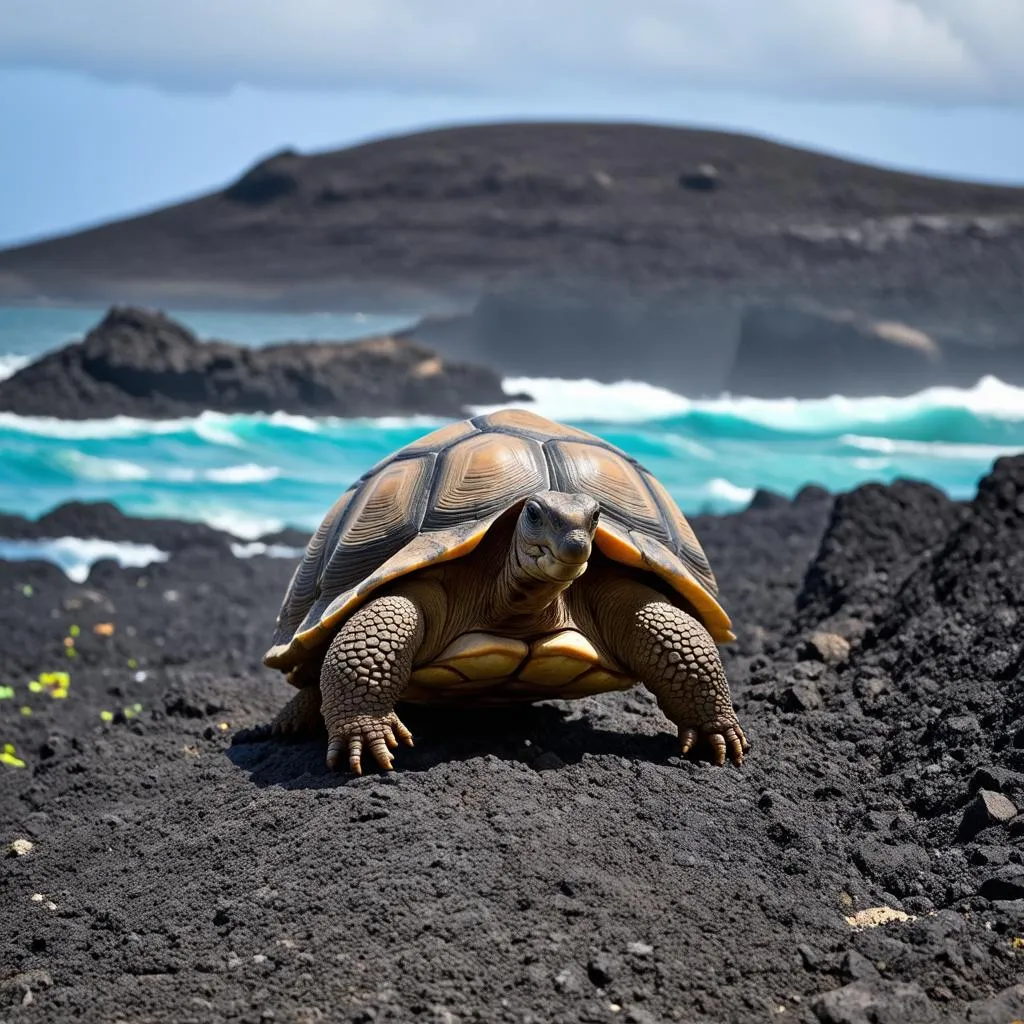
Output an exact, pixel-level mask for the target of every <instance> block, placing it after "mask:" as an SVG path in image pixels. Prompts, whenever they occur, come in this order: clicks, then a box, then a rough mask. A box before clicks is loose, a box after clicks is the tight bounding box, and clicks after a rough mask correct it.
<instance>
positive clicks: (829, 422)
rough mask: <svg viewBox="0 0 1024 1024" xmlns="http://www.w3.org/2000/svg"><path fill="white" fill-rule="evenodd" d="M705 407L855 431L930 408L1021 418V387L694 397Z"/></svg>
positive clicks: (989, 383) (793, 425)
mask: <svg viewBox="0 0 1024 1024" xmlns="http://www.w3.org/2000/svg"><path fill="white" fill-rule="evenodd" d="M694 408H699V409H701V410H703V411H706V412H718V413H729V414H731V415H733V416H737V417H740V418H742V419H745V420H748V421H749V422H753V423H759V424H762V425H763V426H766V427H774V428H776V429H783V430H790V431H793V432H796V433H799V432H805V431H813V432H814V433H823V432H832V431H835V432H839V431H842V430H844V429H848V430H851V431H853V432H855V430H856V427H857V425H858V424H859V425H864V424H872V425H878V426H884V425H885V424H887V423H890V422H893V421H899V420H906V419H909V418H913V417H915V416H919V415H921V414H923V413H927V412H932V411H936V410H963V411H964V412H968V413H971V414H972V415H974V416H979V417H991V418H992V419H997V420H1006V421H1009V422H1018V421H1024V388H1020V387H1015V386H1013V385H1012V384H1004V383H1003V382H1002V381H1001V380H999V379H998V378H996V377H983V378H982V379H981V380H979V381H978V383H977V384H975V385H974V386H973V387H970V388H951V387H935V388H926V389H925V390H923V391H918V392H916V393H915V394H912V395H906V396H904V397H900V398H892V397H887V396H879V397H874V398H847V397H845V396H844V395H831V396H830V397H828V398H805V399H797V398H743V397H735V398H733V397H730V396H723V397H722V398H717V399H713V400H710V401H701V402H695V403H694Z"/></svg>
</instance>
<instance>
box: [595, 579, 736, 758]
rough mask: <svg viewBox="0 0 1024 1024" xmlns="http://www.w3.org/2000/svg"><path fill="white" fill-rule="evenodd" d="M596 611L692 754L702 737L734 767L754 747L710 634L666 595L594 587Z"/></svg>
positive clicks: (627, 584)
mask: <svg viewBox="0 0 1024 1024" xmlns="http://www.w3.org/2000/svg"><path fill="white" fill-rule="evenodd" d="M593 598H594V601H595V605H594V613H595V618H596V619H597V621H598V624H599V628H600V629H601V634H602V640H603V642H604V643H605V646H606V647H607V648H608V650H609V652H610V653H611V655H612V657H614V658H615V659H616V660H617V661H618V662H619V663H620V664H621V665H622V666H623V667H624V668H626V669H627V670H628V671H630V672H632V673H633V674H634V675H635V676H636V678H637V679H639V680H641V681H642V682H643V683H644V684H645V685H646V686H647V688H648V689H649V690H650V691H651V692H652V693H653V694H654V695H655V697H657V699H658V706H659V707H660V708H661V710H662V711H664V712H665V715H666V716H667V717H668V718H669V719H670V720H671V721H672V722H674V723H675V725H676V727H677V728H678V730H679V741H680V745H681V747H682V752H683V753H684V754H687V753H689V752H690V750H691V749H692V748H693V746H694V744H695V743H696V742H697V740H698V739H699V738H701V737H704V738H706V739H707V741H708V742H709V743H710V744H711V748H712V751H713V753H714V760H715V763H716V764H725V761H726V757H727V756H728V757H729V758H731V759H732V760H733V761H734V762H735V763H736V764H742V763H743V755H744V753H745V752H746V751H747V750H749V748H750V745H749V744H748V743H747V738H746V736H745V735H744V734H743V729H742V728H740V723H739V720H738V719H737V718H736V713H735V711H733V707H732V698H731V696H730V694H729V682H728V680H727V679H726V677H725V668H724V667H723V665H722V659H721V656H720V655H719V653H718V647H717V645H716V644H715V641H714V640H713V639H712V638H711V634H710V633H708V631H707V630H706V629H705V628H704V627H703V626H702V625H701V624H700V623H699V622H698V621H697V619H695V618H694V617H693V616H692V615H690V614H688V613H687V612H685V611H683V609H682V608H679V607H677V606H676V605H674V604H672V603H671V602H670V601H667V600H666V599H665V597H664V595H662V594H659V593H658V592H657V591H656V590H653V589H651V588H650V587H647V586H644V585H643V584H642V583H639V582H637V581H635V580H631V579H608V580H606V581H603V582H602V584H600V585H599V586H598V587H595V592H594V595H593Z"/></svg>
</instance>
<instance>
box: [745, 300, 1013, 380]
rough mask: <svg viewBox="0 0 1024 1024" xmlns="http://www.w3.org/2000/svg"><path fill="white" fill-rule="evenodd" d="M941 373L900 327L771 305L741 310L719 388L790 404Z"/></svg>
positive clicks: (936, 359) (921, 343)
mask: <svg viewBox="0 0 1024 1024" xmlns="http://www.w3.org/2000/svg"><path fill="white" fill-rule="evenodd" d="M976 363H978V364H980V360H978V361H976ZM1021 364H1022V369H1024V354H1022V356H1021ZM944 369H945V367H944V365H943V357H942V350H941V349H940V347H939V345H938V344H937V343H936V342H935V340H934V339H933V338H931V337H930V336H929V335H927V334H925V333H924V332H923V331H919V330H915V329H914V328H911V327H907V326H906V325H905V324H900V323H893V322H887V321H874V320H869V319H867V318H865V317H862V316H858V315H856V314H854V313H852V312H850V311H848V310H826V309H819V308H816V307H814V306H810V305H806V304H804V305H798V304H787V303H773V304H765V305H754V306H751V307H750V308H748V309H747V310H746V311H745V312H744V315H743V320H742V323H741V325H740V335H739V344H738V346H737V349H736V355H735V357H734V361H733V366H732V370H731V372H730V373H729V376H728V378H727V381H726V390H728V391H730V392H732V393H733V394H736V395H756V396H770V397H774V396H777V395H792V396H793V397H796V398H807V397H819V396H821V395H839V394H841V395H849V396H856V395H877V394H904V393H908V392H911V391H917V390H920V389H921V388H923V387H926V386H928V385H930V384H937V383H945V382H946V381H945V380H944V376H945V374H944V372H943V371H944ZM975 369H976V370H977V369H978V366H977V365H976V367H975ZM977 376H978V374H976V375H975V377H974V378H973V379H972V380H971V381H970V383H974V381H975V380H976V379H977ZM958 383H959V382H958Z"/></svg>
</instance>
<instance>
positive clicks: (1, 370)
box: [0, 355, 32, 380]
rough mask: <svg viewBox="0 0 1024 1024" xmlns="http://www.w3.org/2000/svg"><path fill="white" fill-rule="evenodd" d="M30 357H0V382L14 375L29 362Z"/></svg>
mask: <svg viewBox="0 0 1024 1024" xmlns="http://www.w3.org/2000/svg"><path fill="white" fill-rule="evenodd" d="M31 358H32V357H31V356H15V355H0V380H6V379H7V378H8V377H11V376H13V375H14V374H16V373H17V372H18V371H19V370H20V369H21V368H22V367H23V366H27V365H28V364H29V362H31Z"/></svg>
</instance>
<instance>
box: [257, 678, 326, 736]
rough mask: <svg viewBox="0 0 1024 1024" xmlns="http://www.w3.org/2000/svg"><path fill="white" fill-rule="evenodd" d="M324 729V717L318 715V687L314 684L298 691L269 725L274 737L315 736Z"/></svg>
mask: <svg viewBox="0 0 1024 1024" xmlns="http://www.w3.org/2000/svg"><path fill="white" fill-rule="evenodd" d="M324 729H325V726H324V716H323V715H322V714H321V713H320V687H319V686H317V684H316V683H312V684H310V685H309V686H304V687H303V688H302V689H301V690H299V692H298V693H296V694H295V696H294V697H292V699H291V700H290V701H288V703H287V704H285V706H284V707H283V708H281V710H280V711H279V712H278V713H277V717H276V718H275V719H274V721H273V722H271V724H270V732H271V734H272V735H274V736H302V735H309V734H314V735H315V734H316V733H322V732H323V731H324Z"/></svg>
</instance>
